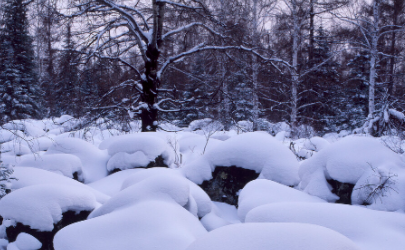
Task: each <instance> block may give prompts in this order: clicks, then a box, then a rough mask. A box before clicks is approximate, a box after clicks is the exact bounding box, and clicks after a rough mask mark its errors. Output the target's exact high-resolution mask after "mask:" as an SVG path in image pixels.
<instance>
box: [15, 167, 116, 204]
mask: <svg viewBox="0 0 405 250" xmlns="http://www.w3.org/2000/svg"><path fill="white" fill-rule="evenodd" d="M13 177H15V178H16V180H12V181H11V190H17V189H21V188H24V187H28V186H34V185H41V184H55V185H64V186H72V187H75V186H77V187H79V188H84V189H87V190H89V191H90V192H92V193H93V194H94V196H95V197H96V200H97V202H99V203H104V202H106V201H107V200H108V199H109V198H110V197H109V196H107V195H105V194H103V193H101V192H99V191H97V190H95V189H93V188H91V187H89V186H86V185H84V184H83V183H80V182H78V181H75V180H73V179H71V178H68V177H65V176H62V175H60V174H56V173H52V172H50V171H46V170H43V169H38V168H32V167H14V173H13Z"/></svg>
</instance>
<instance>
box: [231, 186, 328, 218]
mask: <svg viewBox="0 0 405 250" xmlns="http://www.w3.org/2000/svg"><path fill="white" fill-rule="evenodd" d="M278 202H312V203H313V202H317V203H319V202H321V203H322V202H325V201H324V200H322V199H320V198H318V197H315V196H311V195H308V194H307V193H304V192H302V191H299V190H296V189H293V188H290V187H287V186H285V185H281V184H279V183H276V182H273V181H270V180H254V181H251V182H249V183H248V184H246V186H245V187H244V188H243V189H242V191H241V192H240V195H239V200H238V204H239V207H238V215H239V218H240V220H241V221H245V217H246V214H247V213H248V212H249V211H250V210H252V209H254V208H256V207H259V206H262V205H265V204H272V203H278Z"/></svg>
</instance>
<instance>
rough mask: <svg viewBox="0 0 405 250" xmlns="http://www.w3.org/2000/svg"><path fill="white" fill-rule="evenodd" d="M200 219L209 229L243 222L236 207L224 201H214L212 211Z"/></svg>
mask: <svg viewBox="0 0 405 250" xmlns="http://www.w3.org/2000/svg"><path fill="white" fill-rule="evenodd" d="M200 221H201V223H202V225H203V226H204V227H205V229H207V230H208V231H212V230H214V229H217V228H219V227H223V226H226V225H230V224H234V223H241V222H240V220H239V218H238V213H237V209H236V207H235V206H232V205H229V204H226V203H222V202H212V211H211V212H210V213H208V214H206V215H205V216H204V217H202V218H201V220H200Z"/></svg>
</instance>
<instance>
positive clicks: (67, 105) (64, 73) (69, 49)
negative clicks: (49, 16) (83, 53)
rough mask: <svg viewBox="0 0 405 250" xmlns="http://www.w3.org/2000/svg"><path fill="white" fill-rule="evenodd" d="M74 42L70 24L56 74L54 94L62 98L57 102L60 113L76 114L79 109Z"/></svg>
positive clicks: (77, 71) (77, 73)
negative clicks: (56, 81)
mask: <svg viewBox="0 0 405 250" xmlns="http://www.w3.org/2000/svg"><path fill="white" fill-rule="evenodd" d="M74 46H75V45H74V43H73V41H72V33H71V25H70V23H69V24H68V25H67V27H66V35H65V41H64V45H63V52H62V54H61V57H60V62H59V64H60V71H59V74H58V83H57V89H56V95H57V96H61V97H63V100H62V101H60V102H58V105H57V112H58V113H59V115H60V114H71V115H77V112H78V110H79V107H78V106H77V105H78V103H77V102H78V87H77V86H78V82H79V69H78V66H77V65H78V55H77V53H76V52H75V51H74Z"/></svg>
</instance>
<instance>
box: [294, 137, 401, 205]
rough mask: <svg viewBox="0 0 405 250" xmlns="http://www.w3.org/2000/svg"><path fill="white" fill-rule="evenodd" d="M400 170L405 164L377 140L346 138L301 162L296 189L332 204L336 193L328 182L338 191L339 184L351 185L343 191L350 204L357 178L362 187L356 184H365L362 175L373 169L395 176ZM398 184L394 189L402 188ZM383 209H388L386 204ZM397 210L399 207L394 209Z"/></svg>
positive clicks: (340, 186) (336, 198) (337, 198)
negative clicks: (383, 170)
mask: <svg viewBox="0 0 405 250" xmlns="http://www.w3.org/2000/svg"><path fill="white" fill-rule="evenodd" d="M404 167H405V163H404V162H403V161H402V159H401V157H400V156H399V155H397V154H395V153H394V152H392V151H391V150H389V149H388V148H386V147H385V146H384V145H382V144H381V143H380V142H379V141H378V140H376V139H374V138H367V137H357V136H350V137H345V138H343V139H341V140H339V141H338V142H335V143H333V144H331V145H329V146H327V147H326V148H324V149H323V150H321V151H320V152H318V153H317V154H315V155H314V156H313V157H312V158H310V159H308V160H305V161H303V162H302V164H301V166H300V170H299V174H300V178H301V182H300V184H299V188H300V189H301V190H304V191H305V192H307V193H309V194H311V195H315V196H318V197H320V198H322V199H325V200H327V201H330V202H334V201H337V200H339V199H340V198H341V197H339V196H338V195H336V193H337V192H339V190H332V186H331V185H330V184H329V183H331V184H332V185H338V186H339V187H335V189H341V188H342V187H343V186H342V185H346V186H351V188H348V189H347V190H346V191H345V192H346V193H347V194H345V195H348V198H349V200H348V202H350V199H352V200H353V195H352V189H353V187H354V185H356V184H357V183H358V181H359V180H360V179H361V180H362V182H361V183H362V184H358V185H357V188H358V187H359V185H365V183H364V181H365V179H364V178H366V177H364V175H365V174H367V173H370V171H372V170H373V169H375V170H377V171H379V169H388V170H389V171H391V173H393V174H395V173H397V172H400V171H401V169H403V168H404ZM367 175H369V174H367ZM366 180H367V178H366ZM328 181H329V183H328ZM398 185H399V187H398V189H402V184H400V183H398ZM364 190H365V189H364ZM364 190H363V191H364ZM340 191H341V190H340ZM333 192H335V193H333ZM398 192H401V193H402V192H403V191H402V190H398ZM354 198H356V197H354ZM386 206H387V207H390V205H389V204H386ZM397 209H402V208H400V207H398V208H397Z"/></svg>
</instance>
